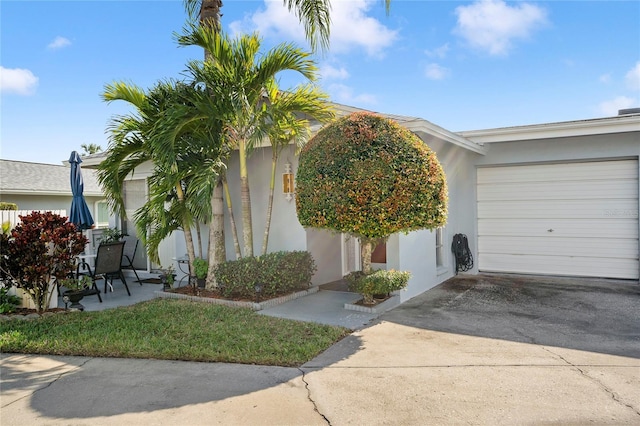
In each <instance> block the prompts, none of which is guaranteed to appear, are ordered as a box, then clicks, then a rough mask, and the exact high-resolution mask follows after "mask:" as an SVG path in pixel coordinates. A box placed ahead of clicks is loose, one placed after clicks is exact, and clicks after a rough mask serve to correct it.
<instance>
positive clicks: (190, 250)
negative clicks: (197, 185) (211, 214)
mask: <svg viewBox="0 0 640 426" xmlns="http://www.w3.org/2000/svg"><path fill="white" fill-rule="evenodd" d="M176 194H177V195H178V200H179V201H180V203H182V204H184V192H183V191H182V186H181V184H180V183H178V184H177V185H176ZM182 230H183V232H184V240H185V243H186V246H187V256H188V257H189V274H191V271H193V261H194V260H195V258H196V251H195V249H194V246H193V234H192V233H191V225H190V224H189V223H187V222H183V223H182Z"/></svg>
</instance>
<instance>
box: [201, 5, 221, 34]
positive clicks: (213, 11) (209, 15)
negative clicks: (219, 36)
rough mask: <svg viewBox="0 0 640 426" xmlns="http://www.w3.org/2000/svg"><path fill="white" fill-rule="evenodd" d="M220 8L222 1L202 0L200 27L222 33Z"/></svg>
mask: <svg viewBox="0 0 640 426" xmlns="http://www.w3.org/2000/svg"><path fill="white" fill-rule="evenodd" d="M220 8H222V0H202V3H201V5H200V25H202V26H209V27H213V28H215V29H216V31H220V16H222V15H221V14H220Z"/></svg>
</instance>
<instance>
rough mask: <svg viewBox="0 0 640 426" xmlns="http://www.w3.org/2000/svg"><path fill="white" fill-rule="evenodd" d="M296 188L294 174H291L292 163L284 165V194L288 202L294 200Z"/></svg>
mask: <svg viewBox="0 0 640 426" xmlns="http://www.w3.org/2000/svg"><path fill="white" fill-rule="evenodd" d="M294 192H295V186H294V182H293V173H292V172H291V163H288V162H287V163H286V164H285V165H284V173H283V174H282V193H283V194H284V198H286V200H287V201H291V200H293V193H294Z"/></svg>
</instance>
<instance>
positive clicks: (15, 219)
mask: <svg viewBox="0 0 640 426" xmlns="http://www.w3.org/2000/svg"><path fill="white" fill-rule="evenodd" d="M33 211H37V212H40V213H44V212H51V213H53V214H58V215H60V216H65V217H66V216H67V211H66V210H0V224H2V223H5V222H9V223H10V224H11V229H13V228H14V227H15V226H16V225H17V224H19V223H20V222H22V221H21V220H20V217H19V216H26V215H28V214H30V213H31V212H33Z"/></svg>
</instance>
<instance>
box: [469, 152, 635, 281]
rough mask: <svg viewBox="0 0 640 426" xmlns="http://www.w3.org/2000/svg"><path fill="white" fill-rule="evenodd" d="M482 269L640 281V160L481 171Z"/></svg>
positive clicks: (494, 168)
mask: <svg viewBox="0 0 640 426" xmlns="http://www.w3.org/2000/svg"><path fill="white" fill-rule="evenodd" d="M477 184H478V186H477V209H478V266H479V269H480V270H481V271H486V272H513V273H525V274H548V275H568V276H588V277H605V278H622V279H638V275H639V272H638V271H639V262H638V227H639V224H638V160H637V159H633V160H614V161H591V162H574V163H562V164H557V163H556V164H534V165H513V166H500V167H480V168H478V169H477Z"/></svg>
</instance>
